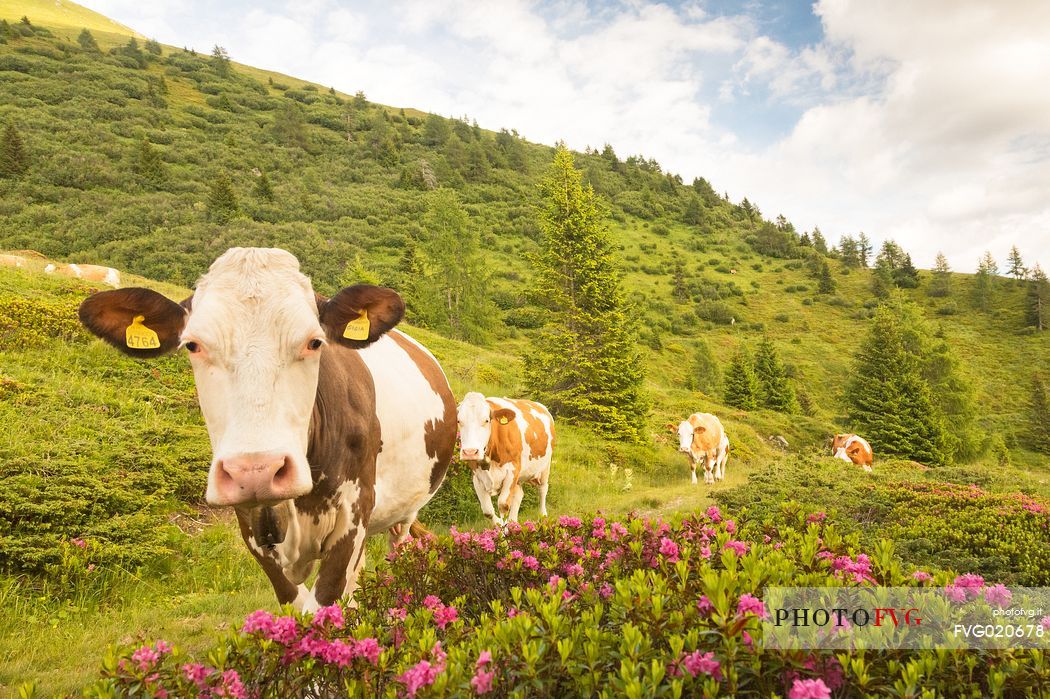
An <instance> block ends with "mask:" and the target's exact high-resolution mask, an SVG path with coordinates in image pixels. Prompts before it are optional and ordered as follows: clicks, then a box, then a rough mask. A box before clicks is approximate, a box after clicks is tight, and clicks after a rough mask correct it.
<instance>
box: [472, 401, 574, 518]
mask: <svg viewBox="0 0 1050 699" xmlns="http://www.w3.org/2000/svg"><path fill="white" fill-rule="evenodd" d="M457 416H458V418H459V439H460V450H459V456H460V458H461V459H462V460H463V461H465V462H466V463H467V464H469V465H470V468H471V470H472V471H473V472H474V492H476V493H477V494H478V501H479V502H480V503H481V511H482V512H483V513H485V516H487V517H488V518H489V519H491V520H492V522H493V523H494V524H503V523H505V522H507V521H513V522H516V521H517V520H518V509H519V508H520V507H521V499H522V497H523V496H524V494H525V493H524V491H523V490H522V488H521V484H522V483H528V482H530V481H531V482H533V483H535V484H536V485H537V486H539V490H540V514H541V515H542V516H544V517H546V516H547V489H548V487H549V485H550V476H551V457H552V456H553V454H554V418H553V417H551V414H550V411H549V410H547V408H546V407H545V406H543V405H541V404H539V403H537V402H535V401H531V400H520V399H519V400H512V399H510V398H486V397H485V396H483V395H482V394H480V393H477V392H472V393H468V394H467V395H466V396H465V397H464V398H463V402H462V403H460V404H459V410H458V413H457ZM493 495H499V499H498V503H499V512H500V514H499V516H497V515H496V513H495V512H494V511H493V509H492V496H493Z"/></svg>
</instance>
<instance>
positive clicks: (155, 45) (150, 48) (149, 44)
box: [145, 39, 164, 56]
mask: <svg viewBox="0 0 1050 699" xmlns="http://www.w3.org/2000/svg"><path fill="white" fill-rule="evenodd" d="M145 47H146V52H147V53H149V54H150V55H153V56H160V55H161V54H162V53H164V47H162V46H161V45H160V42H159V41H157V40H156V39H149V40H147V41H146V43H145Z"/></svg>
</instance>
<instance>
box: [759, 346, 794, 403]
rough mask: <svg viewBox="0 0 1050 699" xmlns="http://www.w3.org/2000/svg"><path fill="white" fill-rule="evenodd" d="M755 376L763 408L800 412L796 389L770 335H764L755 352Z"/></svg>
mask: <svg viewBox="0 0 1050 699" xmlns="http://www.w3.org/2000/svg"><path fill="white" fill-rule="evenodd" d="M755 377H756V378H757V379H758V386H759V391H758V398H759V402H760V403H761V405H762V407H763V408H769V409H770V410H776V411H777V412H781V413H797V412H798V402H797V401H796V400H795V389H794V388H793V387H792V386H791V381H790V380H789V379H788V377H787V372H786V371H785V370H784V364H783V363H782V362H781V361H780V355H779V354H777V348H776V347H774V346H773V343H772V342H770V340H769V338H768V337H763V338H762V341H761V342H759V343H758V352H756V353H755Z"/></svg>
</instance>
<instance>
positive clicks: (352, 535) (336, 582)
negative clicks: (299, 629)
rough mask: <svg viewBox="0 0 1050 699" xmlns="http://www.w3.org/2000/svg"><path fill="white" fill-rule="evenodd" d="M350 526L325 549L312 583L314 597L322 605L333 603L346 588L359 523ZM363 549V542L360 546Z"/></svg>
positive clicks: (359, 553)
mask: <svg viewBox="0 0 1050 699" xmlns="http://www.w3.org/2000/svg"><path fill="white" fill-rule="evenodd" d="M356 525H357V526H354V527H351V528H350V530H349V531H348V532H347V533H346V534H345V535H343V536H342V537H341V538H340V539H339V540H338V541H336V542H335V544H333V545H332V547H331V548H330V549H329V550H327V551H325V554H324V558H323V560H322V561H321V570H320V572H319V573H318V574H317V582H316V583H315V584H314V599H315V600H317V603H318V604H319V605H321V606H322V607H327V606H328V605H330V604H334V603H335V602H336V601H338V600H339V598H340V597H342V596H343V592H344V591H345V590H346V583H347V575H348V573H349V569H350V559H351V558H353V555H354V553H355V551H354V542H355V541H356V540H357V532H358V527H359V526H360V523H359V522H358V523H356ZM358 548H360V549H361V552H357V553H358V555H361V553H362V552H363V551H364V548H365V546H364V544H363V543H362V544H361V546H360V547H358Z"/></svg>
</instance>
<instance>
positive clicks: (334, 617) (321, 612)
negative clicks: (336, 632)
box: [313, 604, 344, 629]
mask: <svg viewBox="0 0 1050 699" xmlns="http://www.w3.org/2000/svg"><path fill="white" fill-rule="evenodd" d="M343 623H344V621H343V608H342V607H340V606H339V605H338V604H333V605H331V606H328V607H321V608H320V609H318V610H317V611H316V612H315V613H314V618H313V625H314V626H324V625H325V624H331V625H332V626H334V627H335V628H337V629H341V628H343Z"/></svg>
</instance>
